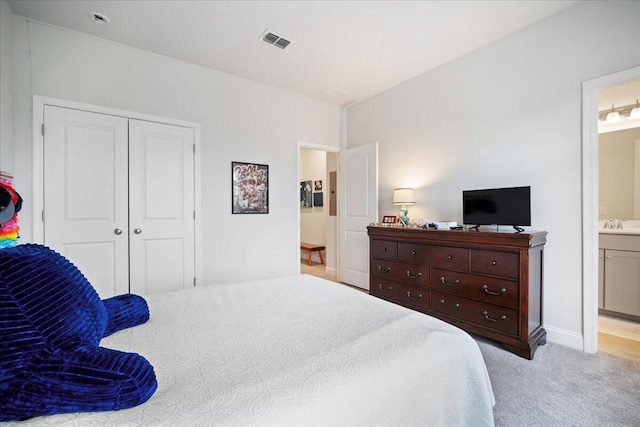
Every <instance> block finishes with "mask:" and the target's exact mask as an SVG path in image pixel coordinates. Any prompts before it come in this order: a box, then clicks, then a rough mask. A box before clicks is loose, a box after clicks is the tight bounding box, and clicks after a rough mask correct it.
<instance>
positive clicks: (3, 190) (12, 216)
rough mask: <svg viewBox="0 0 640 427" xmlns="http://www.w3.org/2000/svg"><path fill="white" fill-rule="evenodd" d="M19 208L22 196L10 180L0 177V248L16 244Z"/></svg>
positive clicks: (18, 228)
mask: <svg viewBox="0 0 640 427" xmlns="http://www.w3.org/2000/svg"><path fill="white" fill-rule="evenodd" d="M20 208H22V197H20V195H19V194H18V192H17V191H16V190H15V188H13V185H12V184H11V181H10V180H8V179H4V178H0V249H2V248H10V247H13V246H15V245H17V244H18V231H19V230H20V227H18V212H20Z"/></svg>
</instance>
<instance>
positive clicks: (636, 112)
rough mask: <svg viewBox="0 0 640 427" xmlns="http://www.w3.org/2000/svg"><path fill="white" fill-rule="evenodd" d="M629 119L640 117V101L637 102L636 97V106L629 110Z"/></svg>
mask: <svg viewBox="0 0 640 427" xmlns="http://www.w3.org/2000/svg"><path fill="white" fill-rule="evenodd" d="M629 119H631V120H637V119H640V103H638V100H637V99H636V106H635V107H634V108H633V110H631V113H630V114H629Z"/></svg>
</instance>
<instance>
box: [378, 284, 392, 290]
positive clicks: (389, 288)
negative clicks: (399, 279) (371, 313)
mask: <svg viewBox="0 0 640 427" xmlns="http://www.w3.org/2000/svg"><path fill="white" fill-rule="evenodd" d="M378 288H380V290H381V291H386V292H389V291H390V290H391V289H393V288H392V287H391V286H389V287H388V288H387V289H385V288H383V287H382V283H378Z"/></svg>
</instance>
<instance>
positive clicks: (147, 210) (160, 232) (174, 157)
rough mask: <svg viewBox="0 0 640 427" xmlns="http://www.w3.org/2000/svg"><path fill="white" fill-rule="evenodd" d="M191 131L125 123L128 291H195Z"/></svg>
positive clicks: (174, 127) (136, 122) (168, 126)
mask: <svg viewBox="0 0 640 427" xmlns="http://www.w3.org/2000/svg"><path fill="white" fill-rule="evenodd" d="M193 144H194V133H193V129H190V128H184V127H180V126H171V125H166V124H159V123H153V122H145V121H140V120H133V119H130V120H129V162H130V166H129V223H130V230H129V240H130V242H131V243H130V271H131V272H130V274H131V292H132V293H137V294H141V295H145V294H151V293H157V292H165V291H171V290H178V289H184V288H187V287H191V286H194V277H195V275H194V272H195V268H194V223H195V221H194V218H193V216H194V213H193V212H194V191H193V190H194V176H193V173H194V154H193Z"/></svg>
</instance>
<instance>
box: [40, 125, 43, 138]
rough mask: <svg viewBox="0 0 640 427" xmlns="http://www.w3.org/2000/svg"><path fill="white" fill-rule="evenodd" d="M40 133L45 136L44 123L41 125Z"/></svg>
mask: <svg viewBox="0 0 640 427" xmlns="http://www.w3.org/2000/svg"><path fill="white" fill-rule="evenodd" d="M40 133H41V134H42V136H44V123H43V124H41V125H40Z"/></svg>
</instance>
